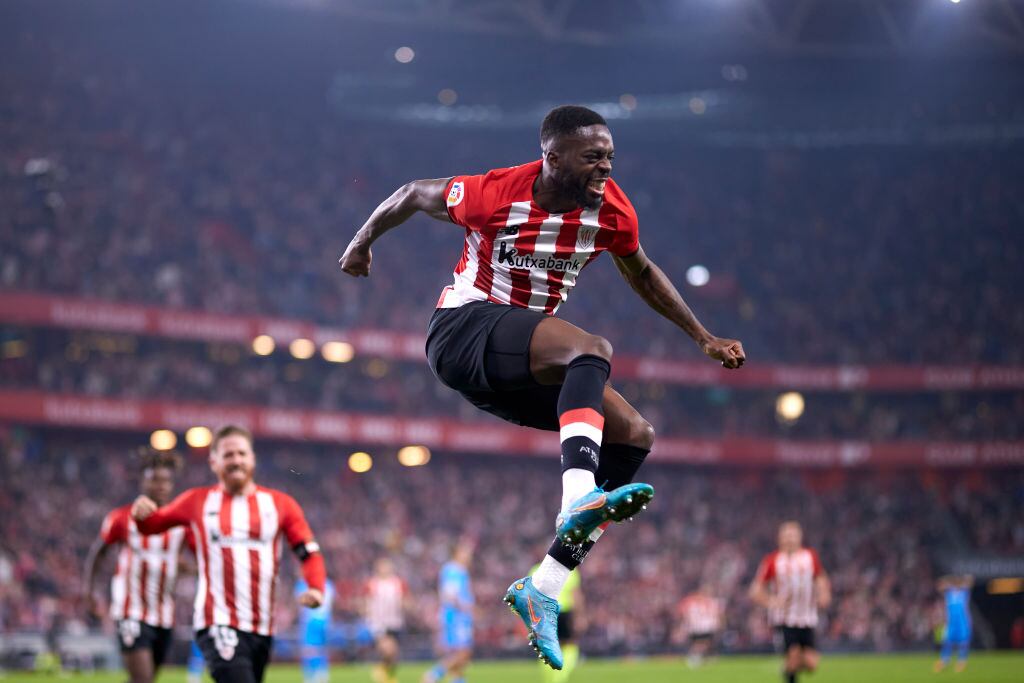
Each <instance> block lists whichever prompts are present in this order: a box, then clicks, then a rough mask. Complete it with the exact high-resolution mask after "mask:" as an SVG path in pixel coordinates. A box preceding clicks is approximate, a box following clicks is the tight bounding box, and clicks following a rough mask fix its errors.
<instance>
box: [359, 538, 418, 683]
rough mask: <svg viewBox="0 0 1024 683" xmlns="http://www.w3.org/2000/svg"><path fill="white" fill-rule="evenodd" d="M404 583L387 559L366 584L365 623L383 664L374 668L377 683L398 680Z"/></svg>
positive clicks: (375, 568)
mask: <svg viewBox="0 0 1024 683" xmlns="http://www.w3.org/2000/svg"><path fill="white" fill-rule="evenodd" d="M407 594H408V590H407V588H406V586H405V582H404V581H402V579H401V578H399V576H398V575H397V574H396V573H395V565H394V563H393V562H392V561H391V560H389V559H388V558H386V557H382V558H380V559H379V560H377V563H376V564H375V565H374V571H373V576H371V577H370V579H369V580H368V581H367V582H366V623H367V624H368V625H369V626H370V631H371V632H372V633H373V640H374V643H375V644H376V646H377V654H378V656H379V657H380V663H379V664H377V666H375V667H374V668H373V680H374V682H375V683H395V681H397V680H398V678H397V673H396V669H397V667H398V656H399V649H398V639H399V638H400V637H401V634H402V629H403V628H404V627H405V613H404V612H405V599H406V596H407Z"/></svg>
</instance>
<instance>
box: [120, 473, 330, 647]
mask: <svg viewBox="0 0 1024 683" xmlns="http://www.w3.org/2000/svg"><path fill="white" fill-rule="evenodd" d="M184 525H188V526H189V527H190V528H191V529H192V534H193V536H194V537H195V539H196V558H197V560H198V563H199V580H198V582H197V585H196V598H195V607H194V611H193V616H192V628H193V629H194V630H196V631H202V630H204V629H207V628H210V627H212V626H226V627H229V628H231V629H234V630H236V631H243V632H246V633H255V634H257V635H260V636H272V635H273V633H274V614H273V605H274V594H275V592H276V590H277V578H278V573H279V571H280V568H281V546H282V543H283V542H287V544H288V546H289V547H290V548H293V549H295V550H296V553H297V554H298V555H299V556H300V557H301V558H303V561H302V573H303V576H304V578H305V579H306V582H307V583H308V584H309V585H310V586H314V587H319V589H320V590H321V591H322V590H323V588H324V582H325V572H324V564H323V558H322V557H321V556H320V554H319V550H320V547H319V545H318V544H317V543H316V541H315V540H314V539H313V532H312V531H311V530H310V528H309V524H307V523H306V516H305V515H304V514H303V512H302V508H300V507H299V504H298V503H297V502H295V499H294V498H292V497H291V496H289V495H288V494H286V493H283V492H282V491H276V490H274V489H269V488H265V487H262V486H258V487H256V490H255V491H253V492H252V493H250V494H249V495H246V496H233V495H231V494H230V493H228V492H227V491H225V490H224V489H223V487H221V486H220V485H216V486H206V487H200V488H194V489H189V490H187V491H185V492H184V493H182V494H181V495H180V496H178V497H177V498H175V499H174V500H173V501H172V502H171V503H170V504H169V505H167V506H165V507H162V508H160V509H159V510H157V511H156V512H154V513H153V514H152V515H150V516H149V517H147V518H146V519H145V520H144V521H142V522H140V523H139V525H138V526H139V529H141V530H142V531H143V532H144V533H147V534H159V533H162V532H164V531H166V530H168V529H172V528H174V527H177V526H184Z"/></svg>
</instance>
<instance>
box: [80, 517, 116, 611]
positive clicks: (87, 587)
mask: <svg viewBox="0 0 1024 683" xmlns="http://www.w3.org/2000/svg"><path fill="white" fill-rule="evenodd" d="M111 547H112V546H111V545H110V544H109V543H107V542H106V541H105V540H103V537H102V536H97V537H96V540H95V541H93V543H92V546H90V548H89V555H88V556H87V557H86V558H85V572H84V574H83V576H82V586H83V597H84V599H85V604H86V609H88V610H89V612H90V613H91V614H94V615H96V616H99V603H98V601H97V600H96V574H97V568H98V567H99V565H100V563H101V562H103V560H104V558H106V556H107V554H108V553H109V552H110V548H111Z"/></svg>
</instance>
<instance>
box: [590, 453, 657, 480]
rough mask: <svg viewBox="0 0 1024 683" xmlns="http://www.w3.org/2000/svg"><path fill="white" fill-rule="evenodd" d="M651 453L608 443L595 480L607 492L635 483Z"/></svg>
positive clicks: (602, 454)
mask: <svg viewBox="0 0 1024 683" xmlns="http://www.w3.org/2000/svg"><path fill="white" fill-rule="evenodd" d="M648 453H650V451H648V450H645V449H643V448H639V447H637V446H630V445H628V444H624V443H608V444H605V445H604V446H603V447H602V449H601V463H600V464H599V465H598V467H597V473H596V474H595V475H594V478H595V479H596V481H597V485H598V486H601V487H603V488H604V489H605V490H606V491H611V490H613V489H617V488H619V487H620V486H625V485H626V484H629V483H630V482H632V481H633V478H634V477H635V476H636V473H637V471H639V469H640V466H641V465H643V464H644V459H645V458H647V454H648Z"/></svg>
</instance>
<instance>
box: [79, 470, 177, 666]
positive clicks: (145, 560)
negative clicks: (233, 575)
mask: <svg viewBox="0 0 1024 683" xmlns="http://www.w3.org/2000/svg"><path fill="white" fill-rule="evenodd" d="M141 464H142V480H141V482H140V483H141V490H142V492H143V493H144V494H145V495H146V496H149V497H151V498H152V499H153V500H154V501H155V502H156V501H159V502H160V503H166V502H167V501H169V500H170V499H171V495H172V494H173V492H174V480H175V474H176V472H177V470H178V468H179V467H180V464H181V463H180V458H179V457H178V456H177V455H176V454H174V453H157V452H151V453H147V454H144V455H143V456H142V463H141ZM130 510H131V506H130V505H125V506H123V507H119V508H116V509H114V510H112V511H110V513H108V514H107V516H106V517H105V518H104V520H103V525H102V527H101V528H100V533H99V535H98V537H97V538H96V541H95V542H94V543H93V545H92V548H90V550H89V556H88V558H87V559H86V562H85V576H84V579H83V584H84V586H85V588H86V599H87V602H88V604H89V605H90V610H91V611H92V612H93V613H94V614H98V605H97V602H96V599H95V592H94V590H95V585H96V581H97V575H98V569H99V566H100V564H101V563H102V560H103V558H104V557H106V555H108V554H109V553H110V552H111V551H112V550H113V549H114V548H117V549H118V550H117V563H116V567H115V570H114V574H113V576H112V578H111V580H110V608H109V615H110V617H111V618H112V619H113V620H114V622H115V623H116V625H117V637H118V641H119V645H120V649H121V657H122V659H123V663H124V666H125V669H126V670H127V671H128V675H129V677H130V678H131V679H132V680H152V679H153V678H154V677H155V676H156V674H157V672H158V671H159V669H160V666H161V665H162V664H163V661H164V658H165V656H166V654H167V650H168V648H169V647H170V645H171V640H172V628H173V626H174V612H175V609H174V607H175V606H174V589H175V583H176V580H177V578H178V568H179V562H180V561H181V550H182V548H183V547H184V546H186V545H188V546H190V547H192V549H193V550H194V544H193V542H192V535H191V533H190V532H189V530H188V529H185V528H177V529H169V530H167V531H165V532H163V533H161V534H157V535H154V536H147V535H145V534H143V533H141V531H140V530H139V528H138V527H137V526H136V523H135V520H134V519H132V517H131V514H130Z"/></svg>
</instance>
